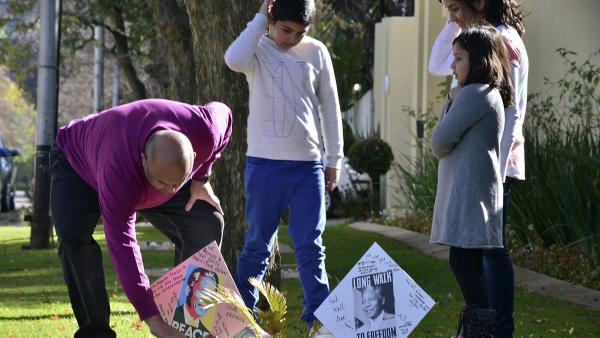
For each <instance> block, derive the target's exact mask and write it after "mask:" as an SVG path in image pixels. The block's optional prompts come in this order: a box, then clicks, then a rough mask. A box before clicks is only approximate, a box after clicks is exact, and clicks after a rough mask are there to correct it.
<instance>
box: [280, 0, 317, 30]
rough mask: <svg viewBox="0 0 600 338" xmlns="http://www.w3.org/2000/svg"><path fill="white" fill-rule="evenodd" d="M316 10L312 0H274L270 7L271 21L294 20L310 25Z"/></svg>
mask: <svg viewBox="0 0 600 338" xmlns="http://www.w3.org/2000/svg"><path fill="white" fill-rule="evenodd" d="M316 12H317V10H316V8H315V1H314V0H274V1H273V7H271V15H272V18H273V21H275V22H276V21H294V22H297V23H300V24H303V25H310V24H311V23H312V20H313V18H314V17H315V14H316Z"/></svg>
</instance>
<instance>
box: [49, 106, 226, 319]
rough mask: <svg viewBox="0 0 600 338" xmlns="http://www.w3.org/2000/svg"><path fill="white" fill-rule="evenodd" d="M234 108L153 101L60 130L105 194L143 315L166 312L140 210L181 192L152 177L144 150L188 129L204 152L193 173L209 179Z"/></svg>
mask: <svg viewBox="0 0 600 338" xmlns="http://www.w3.org/2000/svg"><path fill="white" fill-rule="evenodd" d="M231 127H232V115H231V110H230V109H229V108H228V107H227V106H226V105H224V104H222V103H219V102H210V103H208V104H206V105H204V106H195V105H189V104H185V103H180V102H175V101H168V100H161V99H148V100H141V101H136V102H132V103H129V104H125V105H122V106H118V107H114V108H111V109H108V110H105V111H103V112H101V113H99V114H93V115H90V116H87V117H85V118H82V119H78V120H74V121H72V122H71V123H69V124H68V125H66V126H64V127H62V128H60V130H59V131H58V136H57V137H56V144H57V145H58V147H59V148H61V149H62V150H63V151H64V152H65V154H66V156H67V160H68V161H69V163H70V164H71V166H72V167H73V169H74V170H75V172H77V174H79V176H81V178H82V179H83V180H84V181H85V182H87V183H88V184H89V185H90V186H91V187H93V188H94V189H95V190H96V191H97V192H98V200H99V202H100V211H101V213H102V217H103V219H104V233H105V235H106V243H107V245H108V251H109V253H110V258H111V261H112V264H113V266H114V267H115V270H116V272H117V276H118V278H119V281H120V282H121V285H122V287H123V289H124V291H125V294H126V295H127V297H128V298H129V300H130V301H131V303H132V304H133V306H134V307H135V308H136V310H137V312H138V314H139V315H140V318H141V319H142V320H143V319H146V318H148V317H150V316H153V315H157V314H159V312H158V309H157V307H156V305H155V304H154V301H153V299H152V293H151V291H150V283H149V280H148V277H147V276H146V274H145V273H144V265H143V263H142V256H141V254H140V248H139V246H138V243H137V239H136V234H135V216H136V214H135V211H136V210H138V209H146V208H151V207H155V206H159V205H161V204H163V203H165V202H166V201H168V200H169V199H170V198H171V197H173V195H174V194H175V193H171V194H166V193H162V192H159V191H158V190H156V189H154V188H153V187H152V186H151V185H150V183H149V182H148V180H147V179H146V177H145V175H144V169H143V167H142V153H143V152H144V147H145V144H146V141H147V140H148V137H149V136H150V135H151V134H153V133H154V132H156V131H158V130H164V129H168V130H175V131H179V132H181V133H183V134H185V135H186V136H187V137H188V138H189V140H190V142H191V143H192V147H193V148H194V152H196V159H195V160H194V166H193V172H192V178H193V179H196V180H205V179H206V178H207V177H208V175H210V172H211V167H212V164H213V163H214V161H215V160H216V159H217V158H218V157H219V156H220V153H221V152H222V151H223V149H224V148H225V146H226V145H227V142H228V141H229V137H230V136H231Z"/></svg>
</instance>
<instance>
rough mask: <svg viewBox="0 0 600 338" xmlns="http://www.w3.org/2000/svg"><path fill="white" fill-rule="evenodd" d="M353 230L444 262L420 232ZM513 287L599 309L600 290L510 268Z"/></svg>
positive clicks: (443, 252)
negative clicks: (390, 240) (395, 243)
mask: <svg viewBox="0 0 600 338" xmlns="http://www.w3.org/2000/svg"><path fill="white" fill-rule="evenodd" d="M350 227H351V228H353V229H358V230H364V231H370V232H375V233H378V234H380V235H383V236H386V237H389V238H392V239H394V240H396V241H398V242H400V243H402V244H404V245H407V246H409V247H412V248H415V249H417V250H419V251H420V252H422V253H424V254H425V255H427V256H431V257H434V258H437V259H440V260H448V253H449V248H448V247H447V246H443V245H439V244H431V243H429V236H428V235H424V234H421V233H417V232H413V231H409V230H405V229H402V228H396V227H392V226H385V225H379V224H372V223H364V222H357V223H352V224H350ZM514 269H515V284H516V286H517V287H518V288H521V289H524V290H527V291H532V292H535V293H538V294H541V295H545V296H550V297H555V298H559V299H563V300H566V301H569V302H571V303H575V304H578V305H583V306H587V307H590V308H593V309H596V310H599V309H600V291H596V290H592V289H588V288H586V287H583V286H580V285H575V284H572V283H569V282H565V281H562V280H559V279H556V278H552V277H549V276H546V275H544V274H541V273H538V272H535V271H531V270H528V269H525V268H522V267H519V266H516V265H515V266H514Z"/></svg>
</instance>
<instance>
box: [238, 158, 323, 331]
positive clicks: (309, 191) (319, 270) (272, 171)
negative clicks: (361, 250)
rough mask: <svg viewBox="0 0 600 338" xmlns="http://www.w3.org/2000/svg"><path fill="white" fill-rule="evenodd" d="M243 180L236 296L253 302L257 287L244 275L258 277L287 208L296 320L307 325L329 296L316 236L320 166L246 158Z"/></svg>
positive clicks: (320, 210)
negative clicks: (296, 279) (297, 291)
mask: <svg viewBox="0 0 600 338" xmlns="http://www.w3.org/2000/svg"><path fill="white" fill-rule="evenodd" d="M244 185H245V193H246V222H247V224H248V230H247V233H246V240H245V243H244V248H243V249H242V252H241V253H240V257H239V260H238V263H237V271H236V278H235V282H236V284H237V287H238V289H239V291H240V293H241V295H242V298H243V299H244V302H245V303H246V306H248V307H250V308H253V307H254V306H255V305H256V303H257V301H258V296H259V295H258V291H257V290H256V289H255V288H253V287H252V285H250V283H249V282H248V278H250V277H257V278H258V279H259V280H262V278H263V277H264V275H265V272H266V270H267V266H268V263H269V258H270V256H271V252H272V250H273V245H274V242H275V237H276V236H275V235H276V234H277V229H278V227H279V220H280V218H281V216H282V214H283V212H284V210H285V208H289V233H290V236H291V237H292V240H293V242H294V255H295V256H296V261H297V263H298V270H299V273H300V283H301V284H302V288H303V290H304V301H303V306H304V314H303V315H302V320H304V321H305V322H307V323H308V324H309V325H311V324H312V322H313V321H314V319H315V317H314V314H313V313H314V311H315V310H316V309H317V308H318V307H319V305H321V303H322V302H323V301H324V300H325V298H327V296H328V295H329V283H328V280H327V273H326V272H325V247H324V246H323V244H322V237H321V236H322V234H323V231H324V230H325V201H324V197H325V183H324V174H323V165H322V163H321V162H316V161H279V160H269V159H263V158H256V157H247V158H246V172H245V174H244Z"/></svg>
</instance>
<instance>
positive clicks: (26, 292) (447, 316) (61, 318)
mask: <svg viewBox="0 0 600 338" xmlns="http://www.w3.org/2000/svg"><path fill="white" fill-rule="evenodd" d="M99 230H100V231H97V232H96V237H97V240H98V241H99V242H100V244H101V245H102V247H103V251H104V253H105V255H106V247H105V243H104V239H103V236H102V233H101V229H99ZM281 230H282V231H281V232H280V235H281V241H282V242H286V243H288V244H289V243H290V239H289V237H288V236H287V228H286V227H282V228H281ZM138 238H139V239H140V240H150V239H162V235H160V234H159V233H158V232H157V231H156V230H154V229H152V228H144V229H142V230H140V231H139V232H138ZM28 241H29V228H28V227H0V337H72V335H73V332H74V331H75V328H76V323H75V319H74V318H73V316H72V313H71V308H70V304H69V300H68V297H67V292H66V288H65V286H64V282H63V280H62V274H61V271H60V265H59V261H58V258H57V256H56V249H52V250H35V251H24V250H21V246H22V245H23V244H26V243H28ZM375 241H376V242H378V243H379V244H380V245H381V247H382V248H384V249H385V250H386V251H387V252H388V253H389V254H390V256H392V257H393V258H394V259H395V260H396V262H397V263H398V264H399V265H400V266H402V267H403V268H404V269H405V270H406V271H407V272H408V273H409V274H410V275H411V276H412V277H413V278H414V279H415V281H417V283H419V284H420V285H421V287H422V288H423V289H425V290H426V291H427V292H428V293H429V294H430V295H431V296H432V297H433V298H434V299H435V300H436V301H437V302H438V304H437V305H436V306H435V307H434V308H433V310H432V311H431V312H430V313H429V314H428V315H427V317H425V319H424V320H423V322H421V324H420V325H419V327H418V328H417V330H416V331H415V333H414V334H413V335H412V337H427V338H431V337H444V338H446V337H449V336H451V335H452V334H453V333H454V328H455V325H456V321H457V314H458V311H459V309H460V307H461V303H462V301H461V295H460V292H459V290H458V287H457V285H456V283H455V281H454V279H453V276H452V274H451V272H450V269H449V267H448V265H447V263H446V262H442V261H438V260H435V259H433V258H430V257H427V256H424V255H422V254H421V253H419V252H417V251H414V250H412V249H408V248H406V247H403V246H401V245H399V244H397V243H396V242H394V241H393V240H390V239H387V238H385V237H382V236H379V235H376V234H372V233H368V232H361V231H357V230H353V229H350V228H348V227H346V226H336V227H331V228H328V229H327V231H326V232H325V245H326V246H327V270H328V273H329V274H330V276H331V279H330V284H331V285H332V288H333V287H335V285H336V284H337V283H338V282H339V281H340V280H341V279H342V278H343V277H344V276H345V274H346V273H347V272H348V271H349V270H350V268H351V267H352V266H353V265H354V263H355V262H356V261H357V260H358V259H359V258H360V256H361V255H362V254H363V253H364V252H365V251H366V250H367V249H368V248H369V247H370V246H371V244H372V243H373V242H375ZM143 255H144V261H145V263H146V266H147V267H165V266H169V264H170V262H171V259H172V257H171V253H168V252H148V251H144V252H143ZM282 260H283V262H284V263H293V262H294V257H293V256H292V255H283V259H282ZM105 271H106V278H107V285H108V288H109V290H108V292H109V294H110V295H111V308H112V313H113V315H112V317H111V318H112V321H111V322H112V325H113V326H114V329H115V331H116V332H117V334H118V335H119V337H149V336H150V334H149V332H148V330H147V329H146V326H145V325H140V323H139V322H138V320H137V316H136V314H135V312H134V310H133V307H132V306H131V305H129V303H128V302H127V299H126V298H125V296H124V294H123V292H122V290H121V289H120V287H119V286H118V284H117V283H116V281H115V273H114V270H113V269H112V267H110V263H109V260H108V257H107V256H105ZM282 289H283V292H284V293H285V294H286V296H287V299H288V305H289V307H290V310H289V312H290V314H289V316H288V320H289V322H290V328H289V330H288V332H287V335H286V336H287V337H303V335H304V334H305V333H304V325H303V323H301V322H300V320H299V317H300V315H301V312H302V310H301V306H300V304H301V301H302V291H301V290H300V286H299V283H298V281H296V280H284V282H283V287H282ZM516 308H517V311H516V313H515V317H516V320H517V332H516V334H515V337H599V336H600V311H594V310H590V309H587V308H583V307H580V306H576V305H572V304H570V303H567V302H564V301H560V300H555V299H551V298H547V297H543V296H538V295H535V294H531V293H527V292H523V291H520V290H519V291H518V292H517V304H516Z"/></svg>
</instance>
